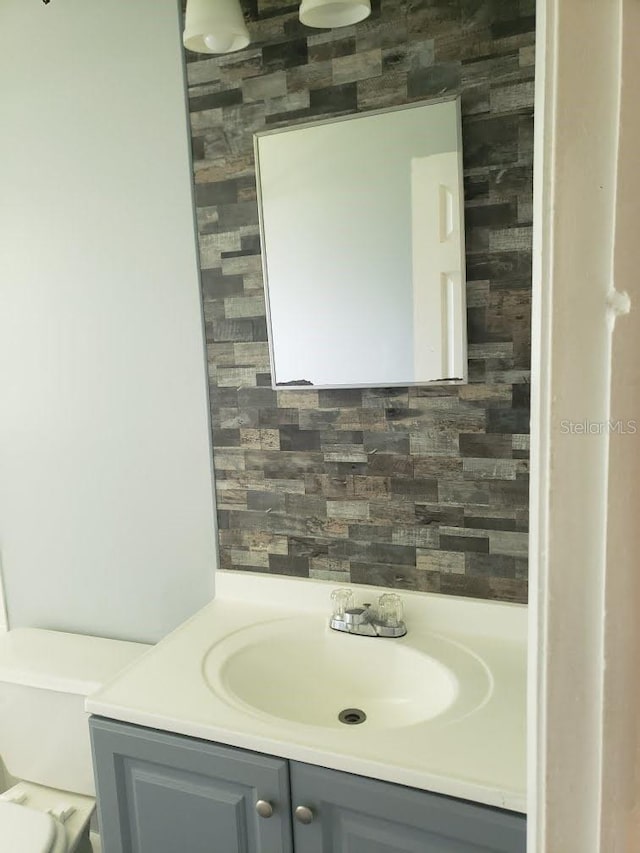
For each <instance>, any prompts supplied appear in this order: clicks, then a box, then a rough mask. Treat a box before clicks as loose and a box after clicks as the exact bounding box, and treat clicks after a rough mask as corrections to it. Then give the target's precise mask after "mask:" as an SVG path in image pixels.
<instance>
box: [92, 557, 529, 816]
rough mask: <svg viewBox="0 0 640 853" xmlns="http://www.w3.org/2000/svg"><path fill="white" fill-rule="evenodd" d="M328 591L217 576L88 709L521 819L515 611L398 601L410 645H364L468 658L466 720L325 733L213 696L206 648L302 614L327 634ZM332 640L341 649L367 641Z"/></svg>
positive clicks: (476, 603)
mask: <svg viewBox="0 0 640 853" xmlns="http://www.w3.org/2000/svg"><path fill="white" fill-rule="evenodd" d="M335 586H336V584H335V583H327V582H323V581H311V580H306V579H305V580H301V579H291V578H283V577H280V576H270V575H261V574H252V573H248V572H247V573H245V572H224V571H220V572H218V573H217V575H216V598H215V599H214V600H213V601H212V602H211V603H210V604H208V605H207V606H206V607H204V608H203V609H202V610H201V611H199V612H198V613H197V614H196V615H195V616H193V617H192V618H191V619H190V620H189V621H187V622H186V623H184V624H183V625H181V626H180V627H179V628H177V629H176V630H175V631H174V632H172V633H171V634H170V635H169V636H167V637H166V638H165V639H164V640H162V641H161V642H160V643H159V644H158V645H157V646H154V647H152V648H151V649H150V651H148V652H147V653H146V654H144V655H143V656H142V657H141V658H140V659H139V660H138V661H136V662H135V663H134V664H133V665H132V666H130V667H129V668H128V669H126V670H124V671H123V672H122V673H121V674H120V675H119V676H117V677H116V678H115V679H114V680H113V681H112V682H110V683H108V684H107V685H105V686H104V687H103V688H102V689H100V690H99V691H98V692H96V693H94V694H93V695H91V696H89V698H88V699H87V702H86V708H87V711H89V712H90V713H92V714H99V715H101V716H104V717H109V718H111V719H115V720H121V721H124V722H129V723H134V724H138V725H142V726H149V727H152V728H156V729H161V730H165V731H169V732H175V733H178V734H184V735H188V736H192V737H198V738H203V739H205V740H209V741H216V742H218V743H224V744H229V745H232V746H237V747H241V748H245V749H251V750H255V751H258V752H263V753H268V754H271V755H278V756H281V757H283V758H288V759H292V760H295V761H303V762H307V763H309V764H317V765H321V766H323V767H330V768H333V769H336V770H342V771H346V772H350V773H356V774H359V775H362V776H369V777H372V778H376V779H383V780H387V781H390V782H396V783H399V784H402V785H408V786H410V787H414V788H421V789H423V790H428V791H433V792H436V793H442V794H447V795H450V796H455V797H461V798H463V799H467V800H472V801H476V802H480V803H485V804H487V805H492V806H498V807H501V808H506V809H511V810H513V811H519V812H524V811H525V809H526V792H525V784H526V779H525V777H526V765H525V759H526V637H527V615H526V614H527V610H526V607H524V606H522V605H517V604H505V603H499V602H487V601H480V600H475V599H467V598H459V597H454V596H442V595H430V594H426V593H409V592H402V593H401V594H400V595H401V598H402V600H403V604H404V608H405V621H406V623H407V627H408V634H407V636H406V637H404V638H402V639H399V640H398V639H393V640H389V639H387V640H383V639H379V638H377V639H365V640H364V642H366V643H370V644H371V647H370V648H371V654H374V653H375V648H376V644H378V643H400V644H402V643H406V644H407V645H409V646H411V644H412V643H413V644H414V646H415V644H416V643H418V644H419V643H420V642H421V641H426V640H428V638H429V637H439V638H444V640H445V641H446V642H450V643H452V644H459V645H460V646H462V647H464V648H465V649H467V650H469V653H470V654H471V655H472V656H473V657H474V658H476V659H478V661H480V662H481V665H482V668H483V672H486V683H487V689H486V691H485V695H484V697H483V699H482V701H481V702H478V703H477V707H474V709H473V710H472V712H471V713H458V714H443V715H442V717H440V718H435V719H433V720H426V721H420V722H417V723H416V722H414V723H413V724H411V725H401V726H397V727H393V728H389V729H385V728H383V727H380V726H377V727H367V725H366V724H363V725H360V726H343V727H342V726H334V727H322V726H317V725H303V724H301V723H295V722H291V721H289V720H281V719H278V718H276V717H272V716H268V715H266V714H261V713H259V712H256V711H252V709H250V708H247V707H242V705H241V704H240V705H238V704H237V703H232V702H228V701H225V699H224V698H223V697H222V696H221V695H218V694H217V693H216V692H214V691H213V690H212V689H211V688H210V687H209V685H208V684H207V682H206V679H205V675H204V673H205V663H204V662H205V658H206V656H207V653H208V652H209V650H210V649H212V647H215V646H217V645H220V644H221V643H222V642H225V641H226V639H227V638H228V637H229V636H230V635H232V634H234V633H237V632H240V631H242V630H243V629H246V628H250V627H251V626H253V625H256V624H260V623H268V622H270V621H272V620H279V619H286V618H288V617H292V616H295V617H302V619H301V620H300V622H301V624H302V625H303V626H304V617H305V615H308V618H309V625H310V626H311V625H312V624H313V625H314V626H316V628H317V626H318V625H321V626H322V627H321V630H324V629H325V627H324V626H325V622H326V621H328V618H329V616H330V614H331V605H330V602H329V596H330V593H331V591H332V590H333V589H334V588H335ZM353 590H354V593H355V595H356V598H357V600H358V601H362V600H365V599H366V600H373V598H374V597H375V595H377V594H379V593H381V592H384V591H388V590H381V589H376V588H373V587H365V586H359V585H358V586H354V587H353ZM320 619H322V623H321V622H320V621H319V620H320ZM326 630H327V631H328V630H329V629H328V627H327V628H326ZM333 633H334V632H332V634H333ZM339 636H340V637H343V638H344V642H345V643H350V642H353V641H355V642H359V641H362V639H363V638H356V637H349V636H348V635H339ZM425 638H426V640H425ZM345 648H347V647H345ZM368 648H369V647H368ZM479 665H480V664H479ZM379 677H380V678H385V673H384V672H380V673H379ZM463 686H464V685H463Z"/></svg>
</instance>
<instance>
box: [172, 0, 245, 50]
mask: <svg viewBox="0 0 640 853" xmlns="http://www.w3.org/2000/svg"><path fill="white" fill-rule="evenodd" d="M182 40H183V42H184V46H185V47H186V48H187V50H192V51H193V52H194V53H233V52H234V51H236V50H242V49H243V48H245V47H246V46H247V45H248V44H249V31H248V30H247V26H246V24H245V22H244V15H243V14H242V9H241V8H240V3H239V0H187V12H186V15H185V22H184V36H183V39H182Z"/></svg>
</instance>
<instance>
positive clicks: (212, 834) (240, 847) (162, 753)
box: [90, 717, 292, 853]
mask: <svg viewBox="0 0 640 853" xmlns="http://www.w3.org/2000/svg"><path fill="white" fill-rule="evenodd" d="M90 728H91V741H92V747H93V756H94V767H95V774H96V787H97V793H98V815H99V822H100V833H101V836H102V849H103V853H291V850H292V842H291V812H290V808H291V806H290V799H289V782H288V774H287V763H286V762H285V761H283V760H281V759H278V758H270V757H268V756H264V755H260V754H258V753H253V752H247V751H245V750H241V749H235V748H233V747H228V746H218V745H216V744H212V743H208V742H207V741H201V740H197V739H195V738H188V737H183V736H181V735H172V734H166V733H164V732H158V731H155V730H153V729H145V728H140V727H138V726H131V725H128V724H124V723H116V722H112V721H110V720H103V719H101V718H96V717H92V718H91V721H90ZM258 800H266V801H268V802H270V803H271V804H272V806H273V815H272V816H271V817H269V818H264V817H259V816H258V814H257V813H256V802H257V801H258Z"/></svg>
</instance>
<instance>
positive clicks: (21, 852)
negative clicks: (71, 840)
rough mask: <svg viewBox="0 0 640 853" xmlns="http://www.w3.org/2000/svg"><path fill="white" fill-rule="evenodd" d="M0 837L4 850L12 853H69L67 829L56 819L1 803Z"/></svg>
mask: <svg viewBox="0 0 640 853" xmlns="http://www.w3.org/2000/svg"><path fill="white" fill-rule="evenodd" d="M0 835H1V836H2V844H3V848H4V849H7V850H11V853H66V850H67V839H66V833H65V831H64V827H63V826H62V824H61V823H60V822H59V821H57V820H56V819H55V818H54V817H52V816H51V815H50V814H46V813H45V812H41V811H38V810H37V809H32V808H29V806H19V805H17V804H16V803H11V802H5V801H2V800H0ZM5 845H6V846H5Z"/></svg>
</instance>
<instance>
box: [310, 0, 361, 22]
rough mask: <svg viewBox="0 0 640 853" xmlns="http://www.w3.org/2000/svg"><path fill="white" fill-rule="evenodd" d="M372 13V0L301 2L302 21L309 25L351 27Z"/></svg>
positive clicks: (311, 0)
mask: <svg viewBox="0 0 640 853" xmlns="http://www.w3.org/2000/svg"><path fill="white" fill-rule="evenodd" d="M370 14H371V0H302V3H301V4H300V22H301V23H303V24H304V25H305V26H307V27H318V28H321V29H332V28H333V27H349V26H351V25H352V24H359V23H360V21H364V19H365V18H368V17H369V15H370Z"/></svg>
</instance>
